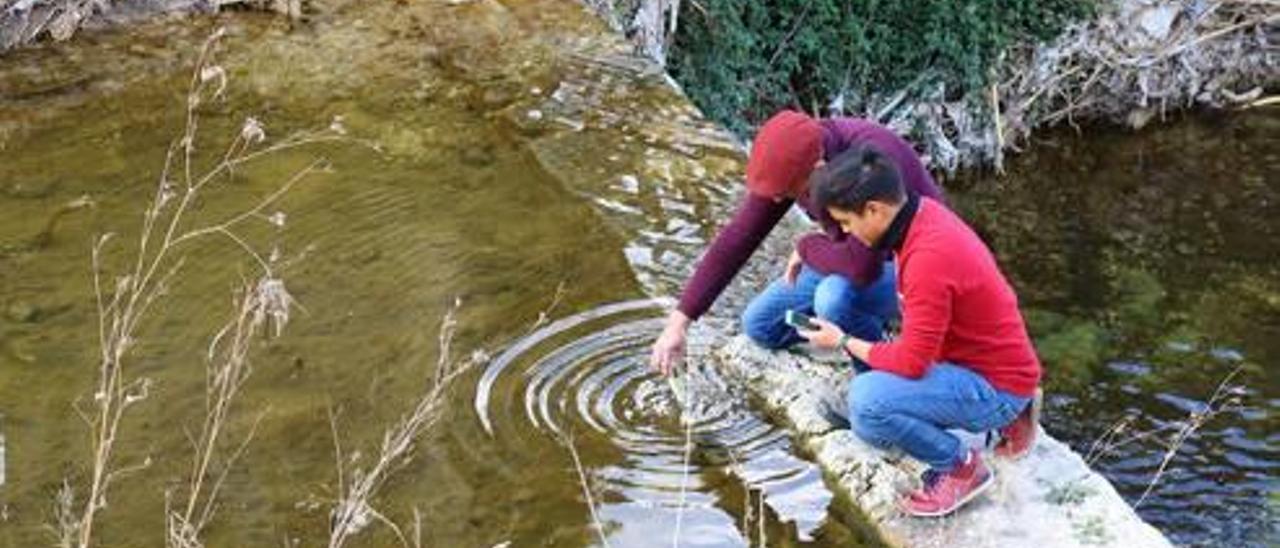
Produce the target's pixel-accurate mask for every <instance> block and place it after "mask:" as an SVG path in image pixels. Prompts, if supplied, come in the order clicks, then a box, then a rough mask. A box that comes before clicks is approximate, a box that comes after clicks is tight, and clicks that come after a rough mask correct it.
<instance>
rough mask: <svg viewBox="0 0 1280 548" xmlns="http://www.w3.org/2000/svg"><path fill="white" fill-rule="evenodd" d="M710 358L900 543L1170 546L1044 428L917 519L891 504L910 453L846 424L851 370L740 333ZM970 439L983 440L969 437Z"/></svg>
mask: <svg viewBox="0 0 1280 548" xmlns="http://www.w3.org/2000/svg"><path fill="white" fill-rule="evenodd" d="M711 362H712V363H713V364H714V365H715V366H716V367H718V368H719V369H720V371H721V373H722V374H724V375H725V376H726V377H727V378H728V379H730V380H731V381H734V382H738V383H741V384H742V385H743V386H744V387H745V388H746V389H747V390H748V391H750V392H751V393H752V394H753V395H755V396H756V397H758V398H759V399H760V400H761V401H762V402H763V404H764V405H765V406H766V407H767V408H768V410H769V411H770V412H772V413H774V414H775V415H776V416H777V417H779V418H780V419H781V420H783V421H784V422H786V423H787V424H788V426H790V427H791V428H792V430H793V431H794V432H795V434H796V438H797V442H798V443H799V444H800V445H801V446H802V447H805V448H806V449H807V450H808V451H809V452H811V453H812V455H813V456H814V458H815V460H816V461H817V463H818V464H819V465H820V466H822V467H823V468H824V469H825V470H826V471H827V473H828V474H830V476H831V477H833V478H835V479H836V482H837V484H838V485H836V486H833V487H834V488H835V489H836V490H837V491H839V492H842V494H843V495H845V496H847V497H849V499H850V500H851V501H853V502H854V503H855V504H856V505H858V506H859V507H860V508H861V509H862V511H863V512H865V513H866V515H867V517H868V519H870V521H871V522H872V523H873V524H874V525H876V526H877V527H878V528H879V530H880V532H881V534H882V535H883V536H884V537H885V539H886V540H888V541H889V542H890V543H891V544H894V545H898V546H992V547H994V546H1001V547H1005V546H1007V547H1019V548H1025V547H1036V548H1046V547H1050V546H1126V547H1132V548H1137V547H1148V546H1150V547H1162V546H1170V543H1169V541H1168V540H1167V539H1166V538H1165V537H1164V535H1163V534H1161V533H1160V531H1158V530H1156V529H1155V528H1154V527H1152V526H1151V525H1149V524H1147V523H1146V522H1144V521H1142V519H1141V518H1139V517H1138V515H1137V513H1135V512H1134V511H1133V509H1132V508H1130V507H1129V505H1128V504H1127V503H1126V502H1125V501H1124V500H1123V499H1122V498H1120V495H1119V494H1118V493H1117V492H1116V490H1115V488H1113V487H1112V486H1111V484H1110V483H1109V482H1108V481H1107V480H1106V479H1105V478H1103V477H1102V476H1101V475H1099V474H1097V473H1095V472H1093V471H1092V470H1090V469H1089V467H1088V466H1087V465H1086V464H1085V462H1084V459H1082V458H1081V457H1080V455H1078V454H1076V453H1075V452H1073V451H1072V450H1071V449H1070V448H1069V447H1067V446H1066V444H1063V443H1062V442H1059V441H1058V440H1055V439H1053V438H1051V437H1049V436H1048V435H1047V434H1045V433H1044V431H1043V430H1041V432H1040V436H1039V437H1038V439H1037V442H1036V445H1035V446H1034V447H1033V448H1032V450H1031V453H1030V454H1029V455H1028V456H1027V457H1025V458H1024V459H1022V460H1021V461H1018V462H1006V461H1003V460H1000V459H995V458H991V459H990V460H989V462H990V463H992V465H993V468H994V470H995V474H996V486H995V487H994V488H993V489H992V490H991V491H990V492H988V493H987V494H985V495H984V496H983V497H981V498H980V499H978V500H977V501H974V502H973V503H971V504H970V505H969V506H967V507H965V508H964V509H962V510H961V511H960V512H958V513H957V514H955V515H953V516H951V517H948V518H944V519H917V518H912V517H908V516H905V515H903V514H901V513H900V512H899V511H898V510H897V509H896V499H897V497H898V493H899V492H901V491H902V490H905V489H907V488H909V487H911V486H912V485H913V484H914V483H915V482H917V481H918V480H917V479H916V478H918V477H919V473H920V471H921V466H920V465H919V464H917V463H915V462H914V461H913V460H912V459H909V458H905V457H903V456H902V455H898V454H892V453H888V452H885V451H881V450H878V449H876V448H873V447H871V446H869V445H867V444H865V443H863V442H862V441H861V440H859V439H858V438H857V436H855V435H854V434H853V433H852V432H851V431H849V429H848V422H847V420H846V419H845V411H844V410H845V409H846V405H845V390H844V387H845V386H846V384H847V382H848V380H849V378H850V376H851V375H852V372H851V371H849V370H847V369H845V368H843V367H839V368H838V367H835V366H833V364H832V363H830V362H829V361H828V362H824V360H823V359H822V358H813V357H809V356H806V355H801V354H796V353H791V352H769V351H766V350H762V349H760V348H759V347H757V346H755V345H753V344H751V343H750V342H749V341H748V340H747V339H746V338H745V337H743V336H737V337H735V338H733V339H731V340H730V341H729V343H728V344H726V345H725V346H724V347H722V348H720V349H719V350H718V351H717V352H716V353H715V355H714V359H713V360H711ZM965 437H966V439H967V440H968V441H969V442H970V443H975V444H978V443H981V438H982V437H981V436H971V435H966V436H965Z"/></svg>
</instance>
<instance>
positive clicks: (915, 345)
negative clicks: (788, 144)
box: [801, 147, 1041, 516]
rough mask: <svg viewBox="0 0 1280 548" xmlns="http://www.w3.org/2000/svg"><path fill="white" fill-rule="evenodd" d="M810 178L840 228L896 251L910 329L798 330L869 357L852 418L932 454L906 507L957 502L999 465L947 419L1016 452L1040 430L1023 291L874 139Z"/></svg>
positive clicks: (876, 438)
mask: <svg viewBox="0 0 1280 548" xmlns="http://www.w3.org/2000/svg"><path fill="white" fill-rule="evenodd" d="M810 185H811V187H810V192H809V193H810V196H812V197H813V199H814V201H815V202H816V203H817V204H819V207H822V208H825V209H826V210H827V211H828V212H830V214H831V217H832V218H834V219H835V220H836V221H837V222H838V223H839V224H840V228H841V230H843V231H844V232H845V233H847V234H849V235H852V236H854V237H856V238H857V239H858V240H860V241H862V242H863V243H865V244H866V245H867V246H868V247H871V248H873V249H878V250H884V251H889V252H891V253H893V256H894V261H895V264H896V266H897V273H898V292H899V299H900V303H901V304H900V306H901V312H902V330H901V334H900V335H899V336H898V337H897V339H895V340H892V341H886V342H876V341H868V340H864V339H861V338H858V337H856V336H852V335H847V334H845V333H844V332H843V331H842V330H841V329H840V327H839V326H837V325H835V324H833V323H831V322H827V321H825V320H819V321H818V328H817V329H815V330H813V331H807V330H806V331H802V332H801V335H802V336H804V337H806V338H807V339H809V340H810V341H811V342H812V343H814V344H815V345H817V346H820V347H828V348H841V349H843V350H844V351H845V352H846V353H848V354H849V355H850V356H853V357H856V358H858V359H861V360H863V361H865V362H866V363H867V364H869V365H870V367H871V371H869V372H866V373H860V374H858V375H856V376H855V377H854V379H853V380H852V381H851V382H850V383H849V389H848V405H849V422H850V425H851V426H852V427H853V430H854V432H855V433H856V434H857V435H858V436H859V437H861V438H863V439H864V440H866V441H867V442H869V443H871V444H872V445H876V446H880V447H897V448H900V449H902V450H903V451H904V452H906V453H907V454H909V455H911V456H912V457H914V458H916V459H918V460H920V461H923V462H925V463H927V464H928V465H929V471H928V472H926V473H925V475H924V482H923V487H921V488H920V489H919V490H917V491H914V492H912V493H910V494H908V495H907V496H906V497H905V498H904V499H903V500H902V507H903V509H904V510H905V511H906V512H908V513H910V514H913V515H917V516H943V515H947V514H950V513H951V512H954V511H955V510H956V509H957V508H959V507H960V506H961V505H963V504H964V503H966V502H968V501H969V500H972V499H973V498H974V497H976V496H978V495H979V494H981V493H982V491H983V490H985V489H986V488H988V487H989V486H990V485H991V484H992V480H993V479H994V475H993V472H992V471H991V469H990V468H988V467H987V465H986V464H985V463H984V462H983V460H982V455H981V453H980V452H979V451H978V450H977V449H973V448H968V447H966V446H965V445H964V444H963V443H962V442H961V440H960V439H959V438H958V437H956V436H955V435H954V434H952V433H950V432H948V431H947V430H948V429H964V430H968V431H971V432H990V431H992V430H999V431H1000V434H1001V441H1000V443H999V444H998V445H997V446H996V454H997V455H998V456H1006V457H1012V458H1017V457H1020V456H1022V455H1023V454H1025V453H1026V452H1027V451H1029V450H1030V448H1031V445H1032V442H1033V441H1034V436H1035V432H1036V424H1035V421H1036V417H1035V412H1036V405H1035V403H1034V400H1035V399H1036V397H1037V386H1038V385H1039V383H1040V373H1041V371H1040V361H1039V359H1038V358H1037V357H1036V353H1035V349H1034V348H1033V347H1032V345H1031V340H1030V338H1029V337H1028V335H1027V330H1026V325H1025V324H1024V322H1023V319H1022V314H1021V313H1020V312H1019V311H1018V298H1017V296H1016V295H1015V294H1014V292H1013V289H1012V288H1011V287H1010V286H1009V282H1008V281H1007V280H1005V277H1004V275H1003V274H1001V272H1000V269H999V267H998V266H997V265H996V260H995V257H994V256H993V255H992V254H991V251H990V250H989V249H988V248H987V246H986V244H984V243H983V242H982V240H981V239H979V238H978V236H977V234H975V233H974V231H973V230H972V229H971V228H969V226H968V225H966V224H965V223H964V221H963V220H961V219H960V217H958V216H957V215H956V214H955V213H952V212H951V211H950V210H948V209H947V208H946V207H943V206H942V205H941V204H939V203H938V202H936V201H934V200H933V199H931V198H928V197H921V196H919V195H917V194H915V193H912V192H908V191H907V190H906V189H904V187H903V184H902V180H901V177H900V175H899V174H898V170H897V168H896V167H895V166H894V165H893V163H892V162H889V161H887V158H886V157H885V156H884V154H882V153H880V152H879V151H877V150H875V149H874V148H871V147H861V148H855V149H851V150H850V151H848V152H845V153H844V154H842V155H841V156H840V157H838V158H836V159H835V160H833V161H832V162H830V163H828V164H826V165H825V166H823V167H821V168H819V169H818V170H817V171H815V173H814V175H813V177H812V178H811V180H810Z"/></svg>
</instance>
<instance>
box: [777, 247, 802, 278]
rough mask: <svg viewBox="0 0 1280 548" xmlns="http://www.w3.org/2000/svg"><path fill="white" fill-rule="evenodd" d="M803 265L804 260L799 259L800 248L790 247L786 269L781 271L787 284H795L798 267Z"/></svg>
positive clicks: (798, 274) (798, 275) (798, 272)
mask: <svg viewBox="0 0 1280 548" xmlns="http://www.w3.org/2000/svg"><path fill="white" fill-rule="evenodd" d="M802 266H804V261H802V260H800V250H798V249H792V250H791V256H790V257H787V269H786V270H785V271H783V274H782V276H783V279H785V280H787V285H796V278H798V277H800V268H801V267H802Z"/></svg>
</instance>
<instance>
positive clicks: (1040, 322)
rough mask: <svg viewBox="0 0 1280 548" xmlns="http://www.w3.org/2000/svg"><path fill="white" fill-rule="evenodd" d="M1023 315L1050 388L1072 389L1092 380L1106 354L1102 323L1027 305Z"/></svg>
mask: <svg viewBox="0 0 1280 548" xmlns="http://www.w3.org/2000/svg"><path fill="white" fill-rule="evenodd" d="M1025 317H1026V321H1027V330H1028V331H1029V332H1030V333H1031V337H1032V339H1034V341H1035V345H1036V352H1037V353H1038V354H1039V355H1040V360H1041V361H1042V362H1044V365H1045V375H1046V378H1045V385H1046V386H1048V387H1049V389H1050V390H1062V389H1065V390H1069V391H1073V390H1076V389H1079V388H1081V387H1083V386H1085V385H1087V384H1089V382H1090V381H1092V380H1093V377H1094V374H1095V372H1096V369H1097V368H1098V367H1099V366H1100V365H1101V364H1102V362H1103V360H1104V359H1105V358H1106V356H1105V354H1106V351H1107V338H1106V332H1105V331H1104V330H1103V328H1102V326H1100V325H1098V324H1097V323H1095V322H1092V321H1090V320H1088V319H1084V318H1069V317H1066V316H1063V315H1061V314H1056V313H1053V312H1048V311H1044V310H1038V309H1027V310H1026V311H1025Z"/></svg>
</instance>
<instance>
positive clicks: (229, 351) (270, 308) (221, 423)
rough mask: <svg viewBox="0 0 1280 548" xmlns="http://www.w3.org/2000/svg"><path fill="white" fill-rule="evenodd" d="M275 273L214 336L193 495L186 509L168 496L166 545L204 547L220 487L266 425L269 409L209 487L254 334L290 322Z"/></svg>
mask: <svg viewBox="0 0 1280 548" xmlns="http://www.w3.org/2000/svg"><path fill="white" fill-rule="evenodd" d="M278 282H279V280H278V279H275V278H267V277H264V278H262V279H260V280H258V281H257V282H256V283H254V284H247V285H246V286H245V287H244V288H243V289H242V290H241V293H240V298H239V299H238V300H237V305H236V314H235V316H234V317H233V318H232V319H231V320H230V321H229V322H227V324H226V325H225V326H223V328H222V329H221V330H220V331H219V332H218V333H217V335H215V336H214V339H213V342H212V343H211V344H210V345H209V352H208V366H207V368H206V381H205V417H204V421H203V423H202V424H201V430H200V436H199V438H197V439H194V440H192V445H193V450H194V454H193V456H192V466H191V471H190V480H189V482H188V485H187V500H186V504H185V505H183V506H182V509H181V510H178V509H171V508H169V507H168V506H169V502H170V500H169V496H166V498H165V503H166V511H165V517H166V520H165V521H166V535H165V538H166V544H167V545H168V546H170V547H171V548H198V547H201V546H203V542H201V540H200V538H201V533H202V532H203V530H204V528H205V526H206V525H208V524H209V521H210V520H211V519H212V518H213V514H214V511H215V509H216V502H217V498H218V492H219V491H220V490H221V488H222V485H223V482H224V481H225V480H226V478H227V474H228V473H229V472H230V470H231V467H232V465H233V464H234V463H235V462H236V461H237V460H239V457H240V456H241V455H242V454H243V453H244V451H245V449H246V448H247V447H248V446H249V442H250V441H251V440H252V439H253V436H254V434H255V433H256V432H257V430H258V425H259V424H261V422H262V419H263V417H264V416H265V415H266V413H265V411H264V412H263V413H260V414H259V415H258V418H257V419H256V420H255V421H254V423H253V426H252V427H250V429H249V432H248V434H246V435H245V437H244V439H243V440H242V441H241V442H240V444H239V445H238V446H237V447H236V449H235V450H234V451H232V452H231V453H230V455H229V456H227V457H226V458H225V459H224V462H223V463H222V466H221V470H220V471H219V472H218V473H217V476H216V477H214V478H213V482H212V484H209V485H207V486H206V477H207V476H209V474H210V472H211V468H212V466H213V459H214V457H215V456H217V454H218V447H219V441H220V438H221V436H222V433H223V431H224V429H225V428H226V425H227V420H228V416H229V415H230V412H231V406H232V403H233V402H234V401H235V399H236V396H237V395H239V392H240V388H241V387H243V386H244V384H245V381H247V380H248V379H249V375H250V373H252V371H253V369H252V367H251V366H250V361H249V349H250V347H251V345H252V342H253V340H254V339H256V338H258V337H259V336H260V335H262V334H263V333H264V332H266V331H267V330H268V329H269V328H270V327H272V324H274V328H275V334H277V335H278V334H279V333H280V330H281V329H282V328H283V327H284V324H285V323H287V322H288V321H289V308H290V306H292V304H293V298H292V297H290V296H289V294H288V292H287V291H286V290H284V286H283V284H280V283H278Z"/></svg>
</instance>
